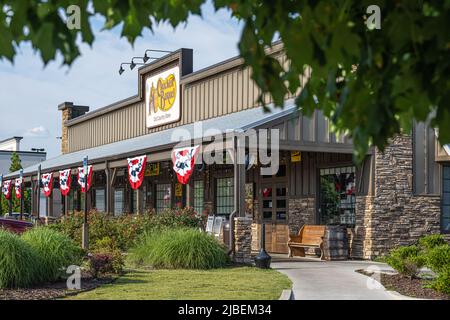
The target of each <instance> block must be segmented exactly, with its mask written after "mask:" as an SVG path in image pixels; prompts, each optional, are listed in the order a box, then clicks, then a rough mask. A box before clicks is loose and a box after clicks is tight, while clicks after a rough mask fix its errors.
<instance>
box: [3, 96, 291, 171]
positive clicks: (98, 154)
mask: <svg viewBox="0 0 450 320" xmlns="http://www.w3.org/2000/svg"><path fill="white" fill-rule="evenodd" d="M268 108H269V110H270V112H266V111H264V109H263V107H257V108H252V109H248V110H244V111H239V112H234V113H230V114H227V115H224V116H220V117H216V118H211V119H207V120H203V121H201V123H202V130H201V132H198V130H194V128H195V126H196V125H197V126H198V124H199V122H196V123H190V124H186V125H182V126H179V127H175V128H171V129H167V130H164V131H159V132H154V133H150V134H147V135H143V136H139V137H135V138H131V139H127V140H122V141H118V142H114V143H110V144H105V145H102V146H98V147H95V148H91V149H85V150H81V151H76V152H71V153H67V154H63V155H60V156H58V157H55V158H52V159H48V160H46V161H43V162H41V163H40V165H41V170H42V172H48V171H51V170H53V169H56V168H61V167H65V168H66V169H69V168H76V167H77V166H81V163H82V161H83V158H84V157H85V156H88V158H89V163H90V164H95V163H99V162H100V160H101V159H105V158H109V157H120V156H123V158H126V157H127V154H129V153H131V152H134V151H138V150H145V149H151V148H157V147H158V146H164V145H167V144H170V143H173V142H181V141H180V140H173V139H172V134H174V133H176V131H177V130H186V131H187V132H189V133H190V135H191V137H190V138H189V139H186V141H188V140H191V139H201V138H202V137H208V136H213V135H217V134H218V133H219V132H218V131H220V132H221V133H226V132H230V131H232V132H240V131H245V130H248V129H251V128H255V127H258V126H261V125H263V124H265V123H268V122H270V121H273V120H277V119H280V118H283V117H285V116H291V115H293V114H295V113H296V112H297V107H296V106H295V103H294V100H293V99H290V100H286V101H285V105H284V108H283V109H282V108H275V107H274V106H273V105H270V106H268ZM211 130H214V131H215V132H214V134H211V135H206V136H204V135H203V133H205V132H207V131H211ZM211 132H212V131H211ZM96 160H97V162H96ZM149 160H150V161H151V158H150V159H149ZM38 166H39V164H36V165H33V166H30V167H27V168H24V170H23V172H24V176H27V175H28V176H29V175H30V174H36V173H37V170H38ZM18 175H19V172H18V171H17V172H13V173H10V174H8V175H5V176H4V179H11V178H15V177H17V176H18Z"/></svg>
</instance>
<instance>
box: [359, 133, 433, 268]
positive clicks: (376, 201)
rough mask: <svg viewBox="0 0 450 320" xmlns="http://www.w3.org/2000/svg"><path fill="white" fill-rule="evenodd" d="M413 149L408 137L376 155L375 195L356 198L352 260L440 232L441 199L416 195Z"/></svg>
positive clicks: (391, 144) (394, 140) (403, 136)
mask: <svg viewBox="0 0 450 320" xmlns="http://www.w3.org/2000/svg"><path fill="white" fill-rule="evenodd" d="M412 181H413V149H412V138H411V136H408V135H399V136H397V137H395V138H394V139H393V140H392V141H391V143H390V145H389V146H388V147H387V148H386V149H385V151H384V152H383V153H382V152H380V151H378V150H377V151H376V153H375V193H374V195H373V196H363V197H356V198H357V205H356V207H357V208H356V228H355V234H354V239H353V246H352V247H353V248H352V257H355V258H364V259H373V258H374V257H377V256H380V255H384V254H386V253H387V252H388V251H389V249H391V248H393V247H396V246H400V245H409V244H412V243H414V242H416V241H417V240H418V238H419V237H420V236H423V235H427V234H433V233H439V232H440V214H441V208H440V196H428V195H414V194H413V184H412Z"/></svg>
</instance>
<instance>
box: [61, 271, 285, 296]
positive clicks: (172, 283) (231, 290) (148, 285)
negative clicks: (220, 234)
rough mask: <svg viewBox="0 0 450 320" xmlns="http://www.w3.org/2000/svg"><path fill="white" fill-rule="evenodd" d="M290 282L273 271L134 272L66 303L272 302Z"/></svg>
mask: <svg viewBox="0 0 450 320" xmlns="http://www.w3.org/2000/svg"><path fill="white" fill-rule="evenodd" d="M291 285H292V284H291V281H290V280H289V279H288V278H287V277H286V276H285V275H283V274H281V273H279V272H277V271H275V270H261V269H256V268H251V267H236V268H225V269H214V270H206V271H204V270H133V271H130V272H129V273H127V274H126V275H124V276H123V277H120V278H119V279H117V280H116V281H115V282H114V283H112V284H108V285H104V286H102V287H100V288H97V289H95V290H92V291H88V292H83V293H80V294H78V295H76V296H72V297H69V298H68V299H80V300H97V299H101V300H102V299H103V300H108V299H112V300H119V299H121V300H122V299H124V300H125V299H131V300H136V299H138V300H177V299H183V300H184V299H185V300H189V299H191V300H222V299H230V300H239V299H248V300H272V299H278V298H279V297H280V294H281V292H282V290H283V289H289V288H291Z"/></svg>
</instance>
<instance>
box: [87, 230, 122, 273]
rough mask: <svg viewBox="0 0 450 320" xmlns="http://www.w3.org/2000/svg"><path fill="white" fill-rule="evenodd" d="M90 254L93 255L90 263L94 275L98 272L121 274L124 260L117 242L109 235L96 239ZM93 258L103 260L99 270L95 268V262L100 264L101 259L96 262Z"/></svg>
mask: <svg viewBox="0 0 450 320" xmlns="http://www.w3.org/2000/svg"><path fill="white" fill-rule="evenodd" d="M92 254H93V256H94V258H93V259H94V261H92V263H90V267H92V268H90V269H91V273H92V274H93V275H94V276H95V277H96V276H97V275H98V273H99V272H100V273H116V274H121V273H122V272H123V267H124V265H125V261H124V258H123V255H122V252H121V251H120V249H119V247H118V246H117V243H116V242H115V241H114V240H113V239H111V238H110V237H104V238H102V239H100V240H97V241H96V243H95V244H94V246H93V251H92ZM95 260H103V264H104V266H103V267H101V268H100V269H99V270H96V269H97V267H96V266H95V265H96V264H102V262H101V261H99V262H98V263H97V262H96V261H95Z"/></svg>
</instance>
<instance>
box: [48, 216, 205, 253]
mask: <svg viewBox="0 0 450 320" xmlns="http://www.w3.org/2000/svg"><path fill="white" fill-rule="evenodd" d="M83 219H84V213H82V212H74V213H71V214H68V215H66V216H64V217H62V218H61V220H60V221H59V222H57V223H55V224H53V225H50V226H49V227H50V228H52V229H56V230H58V231H60V232H62V233H65V234H66V235H68V236H69V237H71V238H72V239H74V240H75V241H76V242H77V243H81V232H82V226H83V221H84V220H83ZM205 222H206V216H205V215H199V214H197V213H195V211H194V210H193V209H192V208H181V209H167V210H165V211H163V212H162V213H159V214H156V213H155V212H154V211H150V212H147V213H145V214H140V215H136V214H124V215H122V216H119V217H113V216H111V215H107V214H104V213H100V212H98V211H91V212H89V215H88V223H89V240H90V243H91V245H92V244H93V247H92V249H95V245H96V243H97V241H98V240H101V239H104V238H105V237H107V238H110V239H111V241H113V242H114V243H115V245H116V246H117V248H118V249H120V250H122V251H125V250H127V249H128V248H130V247H131V246H132V245H134V243H135V242H136V240H137V239H138V237H139V236H140V235H142V234H143V233H144V232H145V231H147V230H154V229H157V230H161V229H165V228H176V227H189V228H204V226H205Z"/></svg>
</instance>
